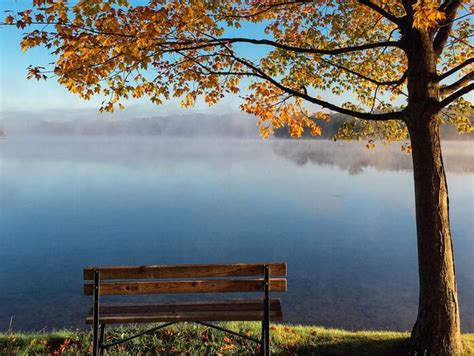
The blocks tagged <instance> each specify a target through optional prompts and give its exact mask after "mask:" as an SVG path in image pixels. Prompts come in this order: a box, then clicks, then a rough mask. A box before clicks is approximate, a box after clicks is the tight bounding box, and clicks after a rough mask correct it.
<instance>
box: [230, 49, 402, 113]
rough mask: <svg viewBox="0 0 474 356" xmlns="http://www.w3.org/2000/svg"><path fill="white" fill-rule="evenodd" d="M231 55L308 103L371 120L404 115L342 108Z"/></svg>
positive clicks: (280, 87)
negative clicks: (297, 88) (286, 83)
mask: <svg viewBox="0 0 474 356" xmlns="http://www.w3.org/2000/svg"><path fill="white" fill-rule="evenodd" d="M231 56H232V58H234V59H235V60H236V61H238V62H239V63H241V64H243V65H245V66H246V67H248V68H250V69H252V70H253V71H254V72H256V73H257V76H258V77H260V78H262V79H264V80H266V81H268V82H269V83H271V84H273V85H274V86H276V87H277V88H278V89H280V90H282V91H284V92H286V93H288V94H291V95H293V96H296V97H299V98H302V99H304V100H306V101H309V102H310V103H313V104H317V105H319V106H321V107H323V108H326V109H330V110H333V111H336V112H338V113H341V114H345V115H349V116H353V117H356V118H359V119H363V120H371V121H388V120H397V119H398V120H401V119H403V118H404V117H405V113H404V110H402V111H399V112H390V113H382V114H371V113H364V112H360V111H354V110H350V109H345V108H342V107H340V106H337V105H334V104H331V103H329V102H327V101H324V100H321V99H318V98H314V97H312V96H309V95H308V94H307V93H306V90H305V91H303V92H300V91H298V90H295V89H293V88H290V87H287V86H285V85H283V84H282V83H280V82H278V81H277V80H275V79H274V78H272V77H271V76H269V75H267V74H266V73H265V72H264V71H263V70H261V69H260V68H258V67H257V66H255V65H254V64H253V63H250V62H249V61H247V60H244V59H242V58H239V57H237V56H235V55H234V54H233V52H231Z"/></svg>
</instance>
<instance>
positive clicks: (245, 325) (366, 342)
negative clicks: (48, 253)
mask: <svg viewBox="0 0 474 356" xmlns="http://www.w3.org/2000/svg"><path fill="white" fill-rule="evenodd" d="M222 325H223V326H225V327H228V328H231V329H232V330H235V331H238V332H241V333H244V334H246V335H249V336H254V337H257V338H258V336H259V334H260V328H259V324H258V323H252V322H233V323H223V324H222ZM146 327H147V328H149V327H151V326H150V325H146ZM271 328H272V353H273V354H275V355H351V356H354V355H370V356H376V355H383V356H391V355H397V356H398V355H404V354H406V353H407V347H408V341H409V339H408V337H409V333H406V332H389V331H354V332H353V331H345V330H337V329H326V328H322V327H314V326H299V325H281V324H278V325H273V326H272V327H271ZM141 330H144V327H143V326H129V327H118V328H109V329H108V330H107V333H106V338H107V342H111V341H116V340H119V339H120V338H124V337H126V336H129V335H131V334H133V333H136V332H139V331H141ZM463 340H464V343H465V345H466V353H465V354H466V355H474V334H464V335H463ZM90 343H91V333H90V332H89V331H84V330H60V331H54V332H43V333H14V332H13V333H3V334H0V355H44V354H55V355H76V354H77V355H82V354H85V353H87V351H88V350H90ZM257 351H258V346H255V345H254V344H253V343H252V342H249V341H245V340H241V339H238V338H237V337H235V336H231V335H226V334H224V333H222V332H221V331H217V330H213V329H209V328H207V327H204V326H199V325H196V324H188V323H187V324H180V325H176V326H172V327H170V328H168V329H163V330H159V331H158V332H155V333H154V334H151V335H147V336H144V337H141V338H137V339H134V340H133V341H131V342H129V343H127V344H122V345H119V346H115V347H113V348H111V349H110V350H109V352H107V355H128V354H130V355H137V354H138V355H140V354H141V355H150V354H152V355H153V354H178V355H179V354H186V355H190V354H191V355H192V354H195V355H219V354H226V355H228V354H229V355H232V354H239V355H241V354H255V353H256V352H257Z"/></svg>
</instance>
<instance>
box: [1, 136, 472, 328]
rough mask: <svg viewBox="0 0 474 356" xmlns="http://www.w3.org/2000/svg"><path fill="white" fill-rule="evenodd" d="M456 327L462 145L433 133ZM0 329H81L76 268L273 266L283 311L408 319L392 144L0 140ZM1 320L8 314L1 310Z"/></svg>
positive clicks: (406, 188) (411, 253) (466, 187)
mask: <svg viewBox="0 0 474 356" xmlns="http://www.w3.org/2000/svg"><path fill="white" fill-rule="evenodd" d="M444 152H445V161H446V165H447V168H448V183H449V189H450V204H451V205H450V207H451V222H452V230H453V239H454V248H455V256H456V272H457V277H458V287H459V298H460V305H461V318H462V326H463V330H464V331H466V332H468V331H469V332H474V273H473V271H474V239H473V235H474V234H473V233H474V226H473V217H474V202H473V200H474V159H473V158H474V144H473V143H469V142H446V143H444ZM0 170H1V172H0V285H1V286H2V287H1V290H0V330H6V329H7V328H8V326H9V324H10V321H11V320H12V325H13V329H14V330H27V329H29V330H31V329H36V330H37V329H42V328H44V327H46V328H48V329H51V328H58V327H66V326H73V327H84V322H83V317H84V314H85V313H86V312H87V310H88V308H89V306H90V303H91V300H90V298H89V297H84V296H83V295H82V268H83V267H84V266H89V265H114V264H120V265H124V264H125V265H126V264H132V265H133V264H140V265H141V264H175V263H218V262H224V263H225V262H262V261H286V262H287V263H288V270H289V271H288V278H289V282H288V293H285V294H284V295H282V298H283V308H284V314H285V320H286V321H287V322H293V323H311V324H317V325H324V326H328V327H341V328H348V329H360V328H364V329H396V330H408V329H410V328H411V326H412V324H413V323H414V321H415V318H416V312H417V299H418V287H417V281H418V277H417V262H416V241H415V217H414V194H413V182H412V172H411V157H410V156H407V155H405V154H403V153H400V146H399V145H394V146H391V147H389V148H388V147H382V148H380V149H377V150H375V151H369V150H367V149H365V148H364V145H363V144H358V143H352V144H347V143H333V142H324V141H288V140H281V141H280V140H274V141H260V140H250V139H249V140H220V139H208V140H205V139H172V138H166V139H163V138H158V137H148V138H143V137H142V138H133V137H117V138H104V137H82V138H78V137H76V138H68V137H61V138H58V137H56V138H38V137H37V138H27V137H24V138H19V137H18V138H7V139H3V140H0ZM12 317H13V319H11V318H12Z"/></svg>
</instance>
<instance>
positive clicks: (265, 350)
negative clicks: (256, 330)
mask: <svg viewBox="0 0 474 356" xmlns="http://www.w3.org/2000/svg"><path fill="white" fill-rule="evenodd" d="M260 350H261V354H262V355H263V356H270V323H269V322H268V320H264V321H262V344H261V348H260Z"/></svg>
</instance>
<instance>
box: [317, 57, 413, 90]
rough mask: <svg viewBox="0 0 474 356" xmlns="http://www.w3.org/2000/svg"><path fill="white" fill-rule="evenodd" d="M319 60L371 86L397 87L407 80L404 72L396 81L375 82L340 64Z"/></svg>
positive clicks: (375, 80)
mask: <svg viewBox="0 0 474 356" xmlns="http://www.w3.org/2000/svg"><path fill="white" fill-rule="evenodd" d="M320 59H321V61H323V62H324V63H327V64H329V65H331V66H333V67H336V68H339V69H341V70H344V71H346V72H348V73H350V74H352V75H355V76H356V77H359V78H361V79H363V80H366V81H368V82H370V83H373V84H375V85H378V86H392V85H395V86H399V85H400V84H402V83H403V82H404V81H405V79H406V78H407V72H405V73H403V75H402V76H401V77H400V78H399V79H396V80H389V81H380V80H377V79H374V78H371V77H368V76H366V75H363V74H361V73H359V72H356V71H354V70H352V69H350V68H347V67H345V66H343V65H340V64H338V63H334V62H331V61H328V60H326V59H324V58H320Z"/></svg>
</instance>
